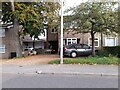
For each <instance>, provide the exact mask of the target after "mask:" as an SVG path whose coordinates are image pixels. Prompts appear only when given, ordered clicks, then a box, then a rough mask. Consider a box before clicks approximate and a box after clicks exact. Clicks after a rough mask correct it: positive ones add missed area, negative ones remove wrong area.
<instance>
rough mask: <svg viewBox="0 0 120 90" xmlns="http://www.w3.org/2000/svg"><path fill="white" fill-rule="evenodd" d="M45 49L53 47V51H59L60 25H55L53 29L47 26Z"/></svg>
mask: <svg viewBox="0 0 120 90" xmlns="http://www.w3.org/2000/svg"><path fill="white" fill-rule="evenodd" d="M45 49H52V50H54V52H53V53H57V52H58V27H54V28H52V29H50V28H47V40H46V44H45Z"/></svg>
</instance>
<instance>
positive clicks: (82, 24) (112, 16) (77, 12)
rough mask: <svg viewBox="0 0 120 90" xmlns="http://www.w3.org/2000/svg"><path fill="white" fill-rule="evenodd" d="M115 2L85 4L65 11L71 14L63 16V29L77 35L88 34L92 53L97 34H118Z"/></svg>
mask: <svg viewBox="0 0 120 90" xmlns="http://www.w3.org/2000/svg"><path fill="white" fill-rule="evenodd" d="M117 4H118V3H117V2H98V3H95V2H85V3H81V4H80V5H78V6H76V7H73V8H70V9H68V10H66V12H67V13H68V12H71V13H72V14H71V15H70V16H65V21H64V28H65V29H70V28H72V29H74V30H76V31H77V32H78V33H90V34H91V38H92V51H93V53H92V54H93V56H94V54H95V49H94V35H95V34H96V33H97V32H100V33H104V34H111V33H112V34H116V33H118V32H120V30H119V29H118V28H117V24H118V12H117V9H118V7H116V5H117Z"/></svg>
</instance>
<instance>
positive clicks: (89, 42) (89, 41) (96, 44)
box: [88, 38, 99, 47]
mask: <svg viewBox="0 0 120 90" xmlns="http://www.w3.org/2000/svg"><path fill="white" fill-rule="evenodd" d="M94 44H95V47H99V38H95V39H94ZM88 45H90V46H92V38H89V40H88Z"/></svg>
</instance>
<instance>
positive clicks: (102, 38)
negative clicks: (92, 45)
mask: <svg viewBox="0 0 120 90" xmlns="http://www.w3.org/2000/svg"><path fill="white" fill-rule="evenodd" d="M102 48H103V33H102V32H101V49H102Z"/></svg>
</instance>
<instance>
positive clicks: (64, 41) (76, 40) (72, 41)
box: [63, 38, 80, 45]
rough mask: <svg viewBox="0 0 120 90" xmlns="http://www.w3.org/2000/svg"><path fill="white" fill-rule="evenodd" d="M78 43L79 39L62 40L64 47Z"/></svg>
mask: <svg viewBox="0 0 120 90" xmlns="http://www.w3.org/2000/svg"><path fill="white" fill-rule="evenodd" d="M79 42H80V39H79V38H66V39H64V40H63V43H64V45H69V44H73V43H75V44H77V43H79Z"/></svg>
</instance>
